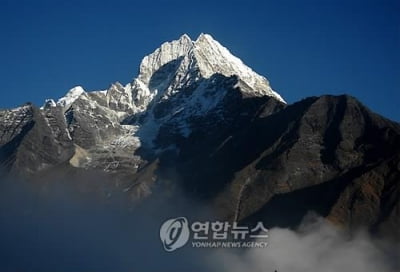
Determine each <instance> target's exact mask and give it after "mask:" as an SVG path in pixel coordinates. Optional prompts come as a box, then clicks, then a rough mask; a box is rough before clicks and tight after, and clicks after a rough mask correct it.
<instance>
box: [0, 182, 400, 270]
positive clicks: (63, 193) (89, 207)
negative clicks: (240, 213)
mask: <svg viewBox="0 0 400 272" xmlns="http://www.w3.org/2000/svg"><path fill="white" fill-rule="evenodd" d="M45 191H46V193H45V194H43V193H41V192H39V191H38V190H37V188H36V185H31V184H28V183H21V182H15V181H4V180H2V181H0V271H4V272H7V271H67V272H70V271H74V272H79V271H114V272H118V271H139V272H140V271H227V272H228V271H229V272H239V271H249V272H253V271H254V272H256V271H257V272H258V271H265V272H268V271H271V272H274V271H275V270H277V271H278V272H281V271H282V272H287V271H290V272H306V271H307V272H314V271H315V272H317V271H318V272H333V271H342V272H343V271H355V272H358V271H360V272H361V271H363V272H372V271H373V272H376V271H380V272H392V271H399V268H400V266H399V264H398V263H396V262H397V260H398V258H399V257H400V256H399V255H398V252H400V251H399V248H398V245H390V244H389V243H387V242H382V241H374V240H373V239H371V238H370V237H369V235H368V234H366V233H364V232H360V233H358V234H357V235H355V236H353V237H349V236H347V235H345V234H344V233H342V232H340V231H338V230H337V229H335V228H334V227H333V226H331V225H329V223H326V222H324V220H323V219H321V218H316V217H312V218H311V219H307V220H305V221H304V224H303V225H302V226H300V227H299V229H298V230H296V231H293V230H289V229H282V228H273V229H271V230H270V232H269V238H268V242H269V246H268V247H267V248H264V249H260V248H258V249H249V250H245V251H242V250H241V251H238V250H233V249H224V250H222V249H220V250H219V249H194V248H191V247H190V245H189V244H188V245H186V246H185V247H184V248H182V249H179V250H177V251H174V252H172V253H168V252H165V251H164V250H163V247H162V244H161V241H160V240H159V228H160V226H161V225H162V223H163V222H164V221H165V220H166V219H169V218H174V217H179V216H186V217H189V218H193V219H200V218H198V216H200V217H202V218H201V219H202V220H204V219H205V218H207V216H212V213H211V212H209V210H208V209H207V208H204V207H199V206H198V205H196V204H194V203H192V202H190V201H188V200H187V199H184V198H183V197H181V198H179V200H177V201H175V202H174V203H172V202H171V199H164V198H158V199H156V200H154V201H147V202H146V203H144V204H142V205H139V206H138V207H136V208H135V209H133V210H129V209H126V208H123V207H124V205H126V203H125V202H124V201H120V199H119V200H118V197H117V198H116V199H117V200H107V201H105V200H104V199H101V198H97V197H93V196H91V195H90V194H77V193H76V192H72V191H70V190H69V189H68V188H67V187H65V186H58V185H57V186H50V187H48V186H47V188H46V190H45ZM176 199H178V198H176ZM182 199H183V200H182ZM396 258H397V259H396Z"/></svg>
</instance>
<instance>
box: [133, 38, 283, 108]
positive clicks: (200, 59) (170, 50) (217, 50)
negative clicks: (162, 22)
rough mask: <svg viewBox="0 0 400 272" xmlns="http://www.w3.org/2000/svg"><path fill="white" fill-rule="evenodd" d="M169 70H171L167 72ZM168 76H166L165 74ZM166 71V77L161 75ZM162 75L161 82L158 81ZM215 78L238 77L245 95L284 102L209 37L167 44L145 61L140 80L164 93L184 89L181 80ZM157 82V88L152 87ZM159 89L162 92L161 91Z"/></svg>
mask: <svg viewBox="0 0 400 272" xmlns="http://www.w3.org/2000/svg"><path fill="white" fill-rule="evenodd" d="M166 66H170V67H169V68H170V70H168V69H166V68H167V67H166ZM164 70H165V71H167V72H168V73H169V75H168V76H165V71H164ZM160 71H163V73H164V74H161V72H160ZM157 73H160V74H161V75H162V77H163V78H162V81H163V82H161V81H160V80H159V75H158V74H157ZM215 74H222V75H224V76H226V77H230V76H232V75H236V76H237V77H238V78H239V81H240V82H239V84H240V86H241V87H242V91H243V92H244V93H250V94H251V95H256V96H263V95H267V96H272V97H274V98H276V99H278V100H279V101H281V102H285V101H284V100H283V99H282V97H281V96H280V95H279V94H278V93H276V92H275V91H273V90H272V88H271V87H270V85H269V82H268V80H267V79H266V78H265V77H263V76H261V75H259V74H257V73H256V72H254V71H253V70H252V69H251V68H249V67H248V66H246V65H245V64H244V63H243V62H242V61H241V60H240V59H239V58H237V57H235V56H234V55H232V53H230V51H229V50H228V49H227V48H225V47H224V46H222V45H221V44H220V43H219V42H218V41H216V40H215V39H214V38H213V37H212V36H211V35H209V34H204V33H202V34H200V35H199V37H198V38H197V39H196V40H195V41H193V40H191V39H190V37H189V36H188V35H187V34H184V35H182V36H181V37H180V38H179V39H178V40H175V41H172V42H165V43H163V44H162V45H161V47H159V48H158V49H156V50H155V51H154V52H153V53H151V54H150V55H148V56H146V57H144V58H143V60H142V63H141V65H140V70H139V75H138V79H139V80H140V81H141V82H143V83H144V84H145V85H147V86H148V87H149V89H150V90H152V89H153V90H155V91H156V92H158V93H159V92H162V91H165V90H167V89H168V85H169V86H173V87H174V88H175V89H176V86H181V85H182V84H181V82H177V81H182V79H185V78H186V80H187V75H189V76H190V77H191V78H192V79H194V80H196V79H197V78H200V77H202V78H210V77H211V76H213V75H215ZM152 82H153V83H154V82H156V83H157V84H152ZM160 86H161V87H162V88H160ZM161 89H163V90H161Z"/></svg>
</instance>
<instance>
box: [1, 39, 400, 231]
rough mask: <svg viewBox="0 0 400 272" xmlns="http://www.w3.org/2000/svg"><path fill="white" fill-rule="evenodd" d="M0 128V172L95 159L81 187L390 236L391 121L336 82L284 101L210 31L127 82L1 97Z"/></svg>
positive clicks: (36, 170) (71, 166)
mask: <svg viewBox="0 0 400 272" xmlns="http://www.w3.org/2000/svg"><path fill="white" fill-rule="evenodd" d="M0 135H1V136H0V165H1V168H2V171H3V172H6V173H8V174H14V175H15V174H18V175H23V176H28V177H33V178H35V177H38V176H40V177H41V178H43V177H44V176H46V175H52V174H54V173H57V175H64V176H65V177H68V178H71V177H73V176H80V175H83V174H84V173H92V172H95V173H100V174H101V175H105V176H106V178H103V179H101V180H102V183H100V184H99V183H96V184H92V183H91V182H92V181H90V180H88V181H86V184H85V186H84V187H85V190H89V191H90V190H99V191H100V192H101V193H102V194H104V195H105V196H106V197H112V195H114V194H120V193H123V194H125V195H128V196H129V197H130V198H131V199H133V200H134V201H140V200H141V199H144V198H147V197H157V194H158V193H155V192H156V191H157V192H159V191H160V190H158V189H159V188H163V189H162V190H164V191H171V190H172V191H174V190H176V189H177V188H179V190H183V191H184V192H185V193H186V194H188V195H190V197H191V198H193V199H197V200H199V201H202V202H205V203H207V205H211V206H212V207H214V208H215V209H214V210H215V211H217V212H218V214H219V216H220V217H221V218H227V219H230V220H242V221H247V222H253V221H256V220H260V219H261V220H264V221H265V222H266V223H267V224H268V225H270V226H277V225H279V226H295V225H296V224H298V223H299V222H300V220H301V218H302V217H303V216H304V215H305V214H306V213H307V212H308V211H310V210H314V211H316V212H318V213H320V214H321V215H323V216H325V217H327V218H329V220H331V221H332V222H335V223H336V224H339V225H342V226H344V227H347V228H351V229H352V228H358V227H368V228H369V229H370V230H371V231H373V232H376V233H380V234H384V235H391V236H395V237H396V238H399V229H400V228H399V227H400V222H399V218H400V200H399V190H400V185H399V184H400V125H399V124H398V123H396V122H393V121H390V120H388V119H385V118H384V117H381V116H379V115H377V114H375V113H373V112H371V111H370V110H369V109H367V108H366V107H365V106H363V105H362V104H361V103H360V102H358V101H357V100H356V99H355V98H353V97H350V96H345V95H343V96H322V97H311V98H306V99H304V100H302V101H299V102H297V103H294V104H292V105H286V103H285V101H284V100H283V99H282V97H281V96H280V95H279V94H278V93H276V92H275V91H274V90H273V89H272V88H271V86H270V84H269V82H268V81H267V79H265V78H264V77H262V76H260V75H258V74H257V73H255V72H254V71H253V70H251V69H250V68H249V67H247V66H246V65H245V64H243V63H242V61H240V60H239V59H238V58H236V57H235V56H233V55H232V54H231V53H230V52H229V51H228V49H226V48H224V47H223V46H222V45H221V44H219V43H218V42H217V41H215V40H214V39H213V38H212V37H211V36H210V35H207V34H201V35H200V36H199V37H198V38H197V40H195V41H192V40H191V39H190V38H189V37H188V36H187V35H183V36H182V37H180V39H179V40H176V41H172V42H167V43H164V44H162V45H161V47H160V48H158V49H156V50H155V51H154V52H153V53H152V54H150V55H148V56H146V57H145V58H144V59H143V60H142V63H141V64H140V69H139V74H138V76H137V77H136V78H135V79H134V80H133V81H132V82H131V83H128V84H127V85H125V86H124V85H122V84H120V83H118V82H117V83H114V84H112V85H111V86H110V87H109V88H108V89H106V90H101V91H92V92H86V91H85V90H84V89H83V88H82V87H79V86H78V87H75V88H73V89H71V90H70V91H69V92H68V93H67V94H66V95H65V96H64V97H62V98H60V99H58V101H55V100H52V99H48V100H46V102H45V103H44V105H43V106H42V107H41V108H38V107H36V106H34V105H32V104H26V105H23V106H21V107H19V108H16V109H10V110H1V111H0ZM71 179H72V178H71ZM81 185H82V184H79V186H81ZM79 186H78V187H79ZM157 188H158V189H157ZM162 190H161V191H162Z"/></svg>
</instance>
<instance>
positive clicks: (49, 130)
mask: <svg viewBox="0 0 400 272" xmlns="http://www.w3.org/2000/svg"><path fill="white" fill-rule="evenodd" d="M0 120H2V122H1V123H0V127H1V133H2V136H1V142H0V145H1V147H0V163H1V168H2V169H3V170H6V171H8V172H11V173H20V172H21V171H24V172H26V173H35V172H38V171H40V170H45V169H48V168H50V167H54V166H56V165H58V164H60V163H63V162H65V161H66V160H68V159H69V158H70V157H71V156H72V154H73V143H72V139H70V138H69V135H68V131H67V127H66V125H65V123H64V122H63V121H62V120H63V116H62V114H60V112H59V111H58V110H57V109H56V108H55V109H54V110H46V111H40V110H39V109H38V108H36V107H34V106H33V105H25V106H22V107H20V108H16V109H13V110H4V111H0Z"/></svg>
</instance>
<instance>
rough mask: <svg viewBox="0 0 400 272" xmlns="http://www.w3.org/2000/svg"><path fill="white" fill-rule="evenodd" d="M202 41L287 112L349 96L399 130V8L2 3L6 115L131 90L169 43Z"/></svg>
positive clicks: (383, 2)
mask: <svg viewBox="0 0 400 272" xmlns="http://www.w3.org/2000/svg"><path fill="white" fill-rule="evenodd" d="M201 32H205V33H210V34H211V35H213V36H214V38H216V39H217V40H219V41H220V42H221V43H222V44H223V45H225V46H226V47H228V48H229V49H230V50H231V52H233V53H234V54H235V55H237V56H238V57H240V58H241V59H242V60H243V61H244V62H245V63H246V64H247V65H249V66H250V67H252V68H253V69H254V70H255V71H257V72H258V73H260V74H262V75H264V76H266V77H267V78H268V79H269V80H270V82H271V84H272V87H273V88H274V89H275V90H276V91H278V92H279V93H280V94H281V95H282V96H283V97H284V98H285V99H286V100H287V101H288V102H289V103H292V102H295V101H297V100H299V99H301V98H304V97H306V96H311V95H322V94H328V93H330V94H342V93H347V94H350V95H353V96H355V97H357V98H358V99H360V100H361V101H362V102H363V103H365V104H366V105H367V106H368V107H370V108H371V109H372V110H374V111H376V112H378V113H380V114H383V115H385V116H387V117H389V118H391V119H394V120H397V121H400V110H399V107H400V103H399V101H400V93H399V91H400V90H399V87H400V1H399V0H392V1H390V0H376V1H371V0H364V1H357V0H356V1H350V0H347V1H341V0H337V1H333V0H315V1H287V0H282V1H262V0H260V1H251V0H246V1H217V0H215V1H147V0H142V1H117V0H114V1H102V0H98V1H57V0H53V1H50V0H49V1H43V0H35V1H33V0H32V1H19V0H10V1H9V0H0V34H1V43H0V79H1V85H0V86H1V87H0V88H1V93H0V108H5V107H13V106H17V105H20V104H22V103H24V102H27V101H32V102H34V103H35V104H37V105H41V104H42V103H43V101H44V99H45V98H59V97H60V96H62V95H63V94H64V93H65V92H66V91H67V90H68V89H70V88H72V87H73V86H75V85H82V86H83V87H84V88H85V89H86V90H95V89H105V88H107V87H108V86H109V84H110V83H112V82H115V81H120V82H122V83H124V84H125V83H128V82H129V81H130V80H131V79H132V78H134V77H135V76H136V74H137V71H138V66H139V63H140V61H141V59H142V57H143V56H144V55H146V54H148V53H150V52H151V51H153V50H154V49H155V48H156V47H158V46H159V45H160V44H161V43H162V42H163V41H168V40H173V39H176V38H178V37H179V36H180V35H181V34H183V33H188V34H189V35H190V36H191V37H192V38H193V39H194V38H196V37H197V36H198V35H199V34H200V33H201Z"/></svg>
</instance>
